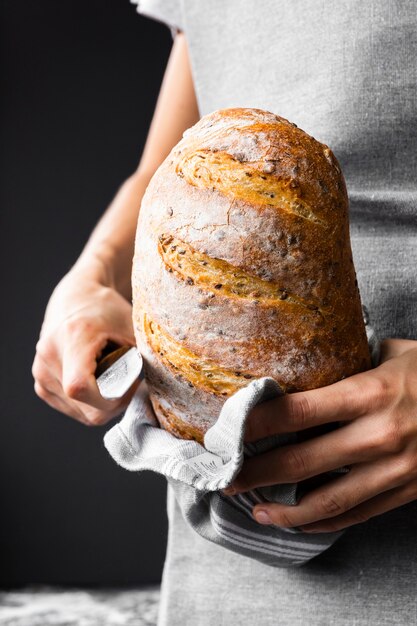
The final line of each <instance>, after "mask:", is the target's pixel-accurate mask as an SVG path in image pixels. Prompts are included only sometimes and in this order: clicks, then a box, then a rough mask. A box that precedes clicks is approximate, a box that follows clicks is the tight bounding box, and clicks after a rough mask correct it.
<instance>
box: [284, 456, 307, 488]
mask: <svg viewBox="0 0 417 626" xmlns="http://www.w3.org/2000/svg"><path fill="white" fill-rule="evenodd" d="M280 463H282V466H283V469H284V472H285V475H286V477H287V478H288V479H289V480H290V481H294V482H297V481H298V480H300V479H302V478H305V477H307V475H308V463H307V461H306V456H305V452H303V451H301V450H298V449H297V448H294V447H290V448H287V449H285V450H283V451H282V456H281V459H280Z"/></svg>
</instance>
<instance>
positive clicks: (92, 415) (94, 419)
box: [84, 408, 108, 426]
mask: <svg viewBox="0 0 417 626" xmlns="http://www.w3.org/2000/svg"><path fill="white" fill-rule="evenodd" d="M84 415H85V417H86V419H87V425H88V426H103V424H105V423H106V422H107V421H108V417H107V415H106V413H105V412H104V411H100V410H99V409H94V408H91V409H88V410H86V411H84Z"/></svg>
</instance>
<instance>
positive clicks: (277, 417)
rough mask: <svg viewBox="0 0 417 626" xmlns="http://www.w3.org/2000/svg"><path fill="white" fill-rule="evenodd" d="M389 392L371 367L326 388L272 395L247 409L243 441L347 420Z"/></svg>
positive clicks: (384, 401) (373, 407)
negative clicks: (248, 410)
mask: <svg viewBox="0 0 417 626" xmlns="http://www.w3.org/2000/svg"><path fill="white" fill-rule="evenodd" d="M390 393H391V390H390V385H389V383H388V382H387V380H386V378H385V376H384V375H383V373H381V372H379V371H377V369H374V370H371V371H369V372H363V373H361V374H356V375H355V376H350V377H349V378H346V379H345V380H341V381H339V382H337V383H334V384H333V385H329V386H327V387H322V388H320V389H312V390H311V391H302V392H299V393H291V394H286V395H284V396H280V397H278V398H273V399H271V400H267V401H265V402H261V403H260V404H257V405H256V406H255V407H254V408H253V409H252V411H251V412H250V414H249V416H248V419H247V422H246V431H245V441H248V442H250V441H256V440H258V439H262V438H263V437H268V436H269V435H275V434H279V433H290V432H297V431H300V430H305V429H307V428H312V427H314V426H319V425H322V424H327V423H330V422H339V421H349V420H352V419H355V418H357V417H360V416H362V415H365V414H366V413H368V412H370V411H374V410H377V409H378V408H381V407H382V406H384V407H385V406H386V404H387V403H388V402H389V401H390V398H391V396H390Z"/></svg>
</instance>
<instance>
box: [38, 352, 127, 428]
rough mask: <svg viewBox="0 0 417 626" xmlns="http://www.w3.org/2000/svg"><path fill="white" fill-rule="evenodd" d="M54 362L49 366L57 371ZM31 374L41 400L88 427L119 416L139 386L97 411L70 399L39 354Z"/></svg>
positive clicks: (92, 407) (95, 408)
mask: <svg viewBox="0 0 417 626" xmlns="http://www.w3.org/2000/svg"><path fill="white" fill-rule="evenodd" d="M55 361H56V360H55ZM55 361H51V365H55V369H58V370H59V368H58V367H57V363H56V362H55ZM32 373H33V375H34V378H35V380H36V382H37V385H35V391H36V393H37V395H39V397H41V399H43V400H45V402H47V404H49V405H50V406H52V407H53V408H54V409H56V410H57V411H60V412H61V413H64V414H65V415H68V416H69V417H74V418H75V419H78V420H79V421H81V422H83V423H84V424H87V425H90V426H100V425H103V424H106V423H107V422H108V421H109V420H110V419H112V418H113V417H115V416H117V415H119V414H120V413H121V411H122V410H123V409H124V408H125V407H126V406H127V404H128V403H129V401H130V399H131V398H132V396H133V394H134V393H135V391H136V389H137V387H138V384H139V380H138V381H137V382H136V383H135V384H133V385H132V387H131V388H130V389H129V390H128V392H127V393H126V394H125V395H124V396H123V397H122V398H120V399H119V400H115V401H111V402H110V401H105V403H106V404H107V405H108V406H106V408H105V409H98V408H97V407H94V406H91V405H89V404H86V403H84V402H81V401H78V400H75V399H70V398H69V397H68V396H67V395H66V394H65V392H64V390H63V388H62V385H61V383H60V381H59V380H58V378H56V376H55V374H54V372H53V371H52V367H50V365H49V363H46V362H45V361H44V359H43V357H42V356H41V354H40V353H39V352H38V353H37V354H36V356H35V360H34V363H33V367H32ZM37 390H39V393H38V391H37Z"/></svg>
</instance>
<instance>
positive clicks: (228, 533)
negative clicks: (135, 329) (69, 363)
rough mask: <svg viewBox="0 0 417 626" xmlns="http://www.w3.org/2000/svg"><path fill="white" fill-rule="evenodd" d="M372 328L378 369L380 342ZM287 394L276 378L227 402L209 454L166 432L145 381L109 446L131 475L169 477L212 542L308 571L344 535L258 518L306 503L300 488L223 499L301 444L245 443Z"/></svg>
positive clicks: (286, 440) (289, 439)
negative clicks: (244, 474) (258, 508)
mask: <svg viewBox="0 0 417 626" xmlns="http://www.w3.org/2000/svg"><path fill="white" fill-rule="evenodd" d="M366 322H367V333H368V341H369V343H370V346H371V350H372V354H373V361H374V364H376V363H377V362H378V342H377V340H376V337H375V334H374V332H373V330H372V328H371V327H370V326H369V325H368V320H367V319H366ZM281 394H282V391H281V389H280V387H279V385H278V384H277V383H276V381H275V380H274V379H273V378H270V377H263V378H258V379H255V380H252V381H251V382H250V383H248V385H247V386H246V387H244V388H242V389H239V390H238V391H237V392H236V393H235V394H234V395H233V396H231V397H230V398H228V399H227V400H226V402H225V404H224V405H223V407H222V410H221V412H220V415H219V418H218V420H217V421H216V423H215V424H214V426H212V428H210V429H209V430H208V431H207V433H206V435H205V437H204V447H203V446H202V445H200V444H199V443H197V442H195V441H188V440H183V439H178V438H176V437H174V436H173V435H171V434H170V433H168V432H167V431H165V430H163V429H161V428H160V427H159V425H158V422H157V420H156V417H155V414H154V411H153V408H152V405H151V402H150V399H149V394H148V387H147V383H146V381H145V380H143V381H142V382H141V384H140V385H139V388H138V390H137V392H136V394H135V396H134V397H133V398H132V400H131V402H130V404H129V406H128V408H127V410H126V412H125V413H124V415H123V417H122V419H121V421H120V422H119V423H118V424H116V425H115V426H114V427H113V428H111V429H110V430H109V431H108V432H107V433H106V435H105V437H104V444H105V446H106V448H107V450H108V451H109V453H110V455H111V456H112V457H113V459H114V460H115V461H116V462H117V463H118V464H119V465H121V466H122V467H124V468H125V469H127V470H130V471H142V470H152V471H155V472H158V473H159V474H162V475H164V476H166V478H167V479H168V481H169V483H170V484H171V485H172V487H173V489H174V492H175V495H176V498H177V501H178V503H179V506H180V508H181V511H182V514H183V516H184V519H185V520H186V521H187V522H188V523H189V524H190V525H191V527H192V528H193V529H194V530H195V531H196V532H197V533H198V534H199V535H201V536H202V537H204V538H205V539H208V540H209V541H212V542H214V543H216V544H219V545H221V546H223V547H224V548H227V549H229V550H233V551H234V552H237V553H239V554H243V555H246V556H248V557H250V558H253V559H256V560H258V561H261V562H262V563H264V564H267V565H271V566H273V567H291V566H296V565H302V564H303V563H306V562H307V561H309V560H310V559H312V558H314V557H315V556H317V555H318V554H320V553H321V552H323V551H324V550H326V549H327V548H329V547H330V546H331V545H332V544H333V543H334V542H335V541H336V539H338V537H340V535H341V534H342V532H336V533H319V534H314V535H310V534H307V533H303V532H302V531H301V530H299V529H297V528H292V529H285V528H279V527H277V526H263V525H260V524H258V523H257V522H256V521H255V519H254V518H253V516H252V508H253V506H254V505H255V504H258V503H261V502H264V501H269V502H280V503H284V504H291V505H295V504H297V501H298V500H299V498H300V497H301V495H302V492H301V490H300V485H298V484H286V485H275V486H273V487H263V488H261V489H254V490H252V491H248V492H246V493H244V494H239V495H236V496H225V495H224V494H223V493H222V492H221V491H219V490H220V489H223V488H225V487H227V486H228V485H230V484H231V482H232V481H233V480H234V478H235V477H236V476H237V474H238V473H239V471H240V469H241V467H242V464H243V461H244V458H245V457H248V456H252V455H255V454H259V453H261V452H266V451H267V450H270V449H272V448H274V447H278V446H282V445H287V444H291V443H295V442H296V441H297V434H296V433H292V434H286V435H276V436H273V437H268V438H266V439H263V440H261V441H258V442H256V443H253V444H244V443H243V438H244V431H245V422H246V418H247V416H248V414H249V413H250V411H251V409H252V408H253V407H254V406H255V405H256V404H257V403H258V402H263V401H265V400H268V399H271V398H273V397H276V396H279V395H281ZM277 419H279V416H277ZM345 471H346V470H345V469H344V468H340V469H339V470H335V471H334V472H329V473H328V474H327V475H326V476H327V478H328V479H330V478H334V477H336V476H340V475H341V474H343V473H344V472H345Z"/></svg>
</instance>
